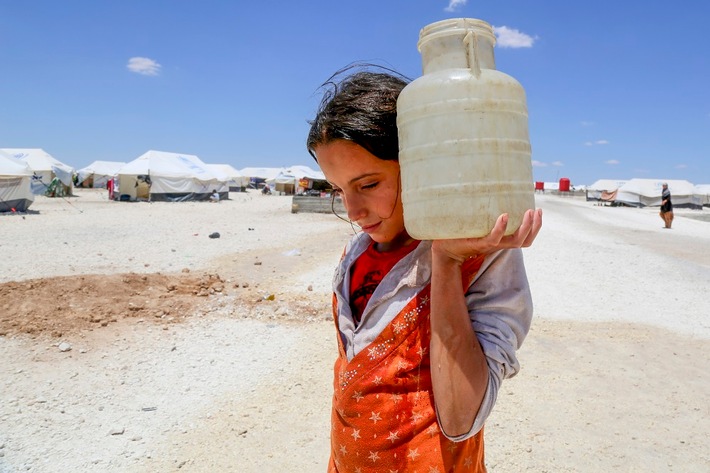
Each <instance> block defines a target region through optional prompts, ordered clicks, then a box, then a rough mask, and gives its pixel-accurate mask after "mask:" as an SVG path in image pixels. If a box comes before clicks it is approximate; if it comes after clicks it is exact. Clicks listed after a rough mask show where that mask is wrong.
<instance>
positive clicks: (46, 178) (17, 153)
mask: <svg viewBox="0 0 710 473" xmlns="http://www.w3.org/2000/svg"><path fill="white" fill-rule="evenodd" d="M1 151H5V152H6V153H8V154H10V155H11V156H12V157H14V158H16V159H20V160H22V161H25V162H26V163H27V164H29V165H30V169H32V172H33V174H34V176H33V178H32V193H34V194H35V195H47V191H48V190H49V188H50V185H51V184H52V180H53V179H54V178H55V177H56V178H57V179H59V181H60V182H61V183H62V184H63V185H64V189H63V192H61V193H59V192H58V193H56V195H65V194H67V195H71V190H72V177H73V174H74V168H73V167H71V166H69V165H67V164H64V163H62V162H61V161H59V160H57V159H55V158H54V157H53V156H51V155H50V154H49V153H47V152H46V151H45V150H43V149H40V148H4V149H2V150H1Z"/></svg>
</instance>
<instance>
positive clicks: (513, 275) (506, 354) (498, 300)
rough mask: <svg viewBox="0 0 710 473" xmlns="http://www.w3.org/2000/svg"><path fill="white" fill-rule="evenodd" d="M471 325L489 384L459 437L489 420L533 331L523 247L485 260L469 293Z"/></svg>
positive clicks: (515, 369)
mask: <svg viewBox="0 0 710 473" xmlns="http://www.w3.org/2000/svg"><path fill="white" fill-rule="evenodd" d="M466 304H467V305H468V312H469V315H470V317H471V324H472V325H473V329H474V330H475V331H476V336H477V337H478V341H479V343H480V344H481V348H482V349H483V353H484V354H485V356H486V362H487V363H488V387H487V388H486V393H485V395H484V397H483V401H482V402H481V407H480V408H479V410H478V414H477V415H476V419H475V420H474V422H473V426H472V427H471V430H470V431H469V432H468V433H466V434H462V435H459V436H456V437H449V439H450V440H453V441H462V440H465V439H467V438H470V437H472V436H473V435H475V434H476V433H477V432H478V431H479V430H481V428H483V424H484V423H485V422H486V419H488V415H489V414H490V413H491V411H492V410H493V406H494V405H495V402H496V399H497V397H498V389H499V388H500V384H501V382H502V381H503V380H504V379H506V378H510V377H512V376H515V374H516V373H517V372H518V371H519V370H520V364H519V363H518V359H517V357H516V355H515V352H516V350H518V349H519V348H520V346H521V345H522V343H523V340H524V339H525V336H526V335H527V333H528V331H529V330H530V323H531V321H532V313H533V307H532V297H531V295H530V286H529V285H528V278H527V275H526V274H525V264H524V263H523V252H522V250H520V249H513V250H501V251H498V252H496V253H493V254H492V255H490V256H489V257H487V258H486V260H485V261H484V262H483V265H482V266H481V269H480V270H479V271H478V274H477V276H476V279H475V280H474V281H473V283H472V284H471V286H470V287H469V288H468V291H467V292H466Z"/></svg>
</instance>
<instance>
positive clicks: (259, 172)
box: [239, 167, 284, 180]
mask: <svg viewBox="0 0 710 473" xmlns="http://www.w3.org/2000/svg"><path fill="white" fill-rule="evenodd" d="M283 170H284V168H258V167H257V168H254V167H252V168H244V169H240V170H239V172H240V173H241V174H242V176H245V177H248V178H250V179H262V180H266V179H273V178H275V177H276V176H278V175H279V174H280V173H281V172H282V171H283Z"/></svg>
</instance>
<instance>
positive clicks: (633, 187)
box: [586, 179, 710, 208]
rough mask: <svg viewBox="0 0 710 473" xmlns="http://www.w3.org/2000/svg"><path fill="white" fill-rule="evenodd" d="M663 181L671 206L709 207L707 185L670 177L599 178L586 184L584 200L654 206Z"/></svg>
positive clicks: (657, 204)
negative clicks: (668, 193) (671, 202)
mask: <svg viewBox="0 0 710 473" xmlns="http://www.w3.org/2000/svg"><path fill="white" fill-rule="evenodd" d="M664 183H666V184H668V190H669V191H670V192H671V198H672V201H673V205H674V206H677V207H689V208H702V207H703V206H710V184H700V185H696V184H692V183H691V182H689V181H685V180H670V179H669V180H662V179H630V180H614V179H600V180H598V181H596V182H595V183H594V184H592V185H589V186H586V194H587V200H596V201H600V202H608V203H611V204H614V205H627V206H632V207H658V206H660V205H661V192H662V186H663V184H664Z"/></svg>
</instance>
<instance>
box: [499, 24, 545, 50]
mask: <svg viewBox="0 0 710 473" xmlns="http://www.w3.org/2000/svg"><path fill="white" fill-rule="evenodd" d="M493 32H494V33H495V34H496V37H497V38H498V42H497V43H498V46H499V47H501V48H532V45H533V43H534V42H535V38H533V37H532V36H530V35H527V34H525V33H522V32H520V31H518V30H516V29H513V28H508V27H507V26H494V27H493Z"/></svg>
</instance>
